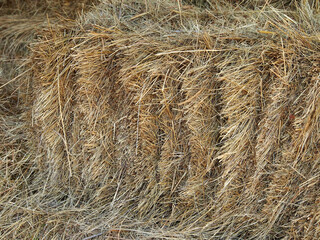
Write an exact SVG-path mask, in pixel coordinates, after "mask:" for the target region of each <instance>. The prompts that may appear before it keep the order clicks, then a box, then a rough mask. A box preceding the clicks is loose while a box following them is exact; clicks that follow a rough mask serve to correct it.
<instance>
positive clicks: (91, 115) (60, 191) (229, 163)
mask: <svg viewBox="0 0 320 240" xmlns="http://www.w3.org/2000/svg"><path fill="white" fill-rule="evenodd" d="M207 3H208V5H207V8H197V7H195V6H190V5H185V4H183V3H181V2H180V1H178V2H173V1H162V2H160V1H142V0H141V1H135V2H132V1H116V0H115V1H101V3H100V5H98V6H97V7H95V8H94V9H93V10H92V11H90V12H89V13H87V14H83V15H82V16H81V17H80V18H79V19H78V20H77V22H75V23H74V22H64V23H61V24H52V25H50V26H48V28H47V29H45V30H43V31H42V30H41V31H40V30H37V34H38V35H39V37H38V38H37V40H36V41H35V42H34V44H32V46H31V54H30V55H29V56H28V58H29V61H28V67H29V68H30V71H28V72H27V73H24V74H23V76H22V78H24V79H26V80H27V79H28V80H29V83H30V84H29V85H28V86H30V90H29V92H28V93H26V95H27V96H28V97H27V98H26V99H27V100H26V101H25V104H27V105H28V106H26V105H24V107H25V108H26V109H24V111H25V113H24V115H23V120H24V121H25V122H23V124H24V125H23V126H24V128H25V129H27V131H28V133H27V136H30V137H29V138H25V137H23V139H24V141H25V145H26V146H28V148H29V149H28V152H29V155H27V154H24V156H23V157H21V158H20V159H22V160H20V161H19V164H18V165H15V164H17V163H15V162H14V161H13V162H14V164H13V165H12V168H8V167H7V166H8V164H9V163H12V159H11V155H10V154H11V153H12V152H10V151H8V150H7V149H5V150H2V149H1V151H2V152H1V153H2V156H4V154H5V156H6V158H7V159H8V160H6V161H5V162H3V164H2V168H1V174H2V175H1V179H0V180H1V182H2V183H4V184H6V186H9V187H4V188H3V189H1V191H2V192H1V193H4V195H1V199H2V200H1V202H2V205H1V214H2V215H3V216H4V217H3V218H1V219H2V220H1V221H2V222H0V224H2V223H3V224H2V225H3V226H4V227H3V228H2V229H1V234H2V235H3V236H6V237H11V238H30V237H33V238H34V237H38V238H40V237H42V238H45V237H50V238H70V239H81V238H86V237H89V238H90V237H101V238H107V237H110V238H114V237H118V238H120V237H122V238H129V239H155V238H156V239H164V238H166V239H167V238H168V239H177V238H178V239H189V238H190V239H193V238H204V239H208V238H219V239H260V238H261V239H264V238H270V239H276V238H306V239H308V238H310V239H312V238H319V227H318V225H319V224H318V221H319V219H318V218H319V211H318V207H317V205H318V201H319V193H318V191H317V187H318V185H319V179H318V169H319V166H318V158H319V141H320V138H319V136H320V135H319V114H320V112H319V104H318V101H319V97H320V95H319V94H320V88H319V73H320V68H319V66H320V65H319V62H318V57H319V56H318V54H317V52H318V50H319V49H318V43H319V38H318V32H316V31H315V29H317V28H316V27H317V26H318V22H317V20H318V15H317V7H316V4H313V3H309V2H307V1H302V2H301V3H300V5H299V4H296V5H295V8H292V10H291V11H290V12H289V11H285V10H283V9H278V8H276V7H277V6H278V5H277V4H279V2H278V1H275V2H274V3H273V4H274V5H273V6H271V5H268V4H266V3H265V2H264V3H260V1H249V2H248V3H245V4H243V5H241V4H240V3H238V4H235V3H230V2H227V1H215V2H211V1H207ZM290 4H292V3H290ZM258 7H261V9H258V10H257V8H258ZM278 7H279V6H278ZM13 26H14V25H13ZM33 30H34V29H33ZM34 31H36V30H34ZM8 36H13V38H14V37H15V36H16V39H19V37H20V36H21V35H20V34H18V35H10V34H8ZM8 39H9V38H8ZM15 42H18V41H15ZM8 99H9V98H7V97H5V98H1V99H0V101H2V103H3V106H6V104H8V101H9V100H8ZM9 108H10V109H11V108H12V107H11V106H10V107H9ZM27 108H28V109H27ZM0 114H2V116H6V117H7V116H8V113H7V112H2V113H1V112H0ZM7 119H8V118H7ZM9 125H10V124H9ZM9 125H8V124H7V127H6V129H11V130H12V129H14V127H13V126H9ZM1 126H4V125H3V124H1ZM21 126H22V125H21ZM25 126H27V127H25ZM18 129H22V127H19V128H18ZM3 132H4V131H1V132H0V133H3ZM9 132H10V131H9ZM12 135H13V136H19V132H13V133H12ZM2 136H4V135H2ZM3 139H4V138H3ZM10 139H12V138H10ZM4 142H8V141H7V140H4ZM12 146H13V147H12V149H14V151H16V150H17V149H18V148H19V146H18V145H12ZM9 153H10V154H9ZM26 156H30V157H29V158H27V157H26ZM18 166H19V167H18ZM7 169H11V170H10V171H12V176H16V177H17V179H18V180H19V181H18V180H12V181H9V180H8V176H7V175H5V174H4V173H5V171H6V170H7ZM14 174H16V175H14ZM11 178H12V177H11ZM23 179H27V180H26V182H24V183H23ZM14 183H20V185H19V187H17V188H13V186H14ZM22 183H23V184H22ZM12 189H14V190H12ZM19 191H20V192H21V193H20V194H21V195H19ZM17 195H18V196H19V197H17ZM12 196H14V197H15V198H14V200H10V201H9V203H7V204H5V203H4V201H8V199H10V198H12ZM13 205H15V206H14V207H13ZM24 206H28V207H24ZM16 222H19V225H17V224H15V223H16ZM65 222H68V225H65V224H64V223H65ZM31 224H32V227H31V231H29V233H27V232H26V229H29V228H30V225H31ZM43 224H45V226H43ZM30 234H31V235H30Z"/></svg>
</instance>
